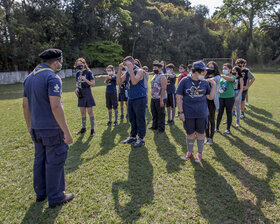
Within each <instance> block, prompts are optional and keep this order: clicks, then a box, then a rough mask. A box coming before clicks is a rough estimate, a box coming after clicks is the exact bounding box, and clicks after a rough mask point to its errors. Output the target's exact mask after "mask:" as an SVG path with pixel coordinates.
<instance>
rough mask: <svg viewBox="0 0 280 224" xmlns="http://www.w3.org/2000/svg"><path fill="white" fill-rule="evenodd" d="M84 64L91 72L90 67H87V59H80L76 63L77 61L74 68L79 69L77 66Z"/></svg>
mask: <svg viewBox="0 0 280 224" xmlns="http://www.w3.org/2000/svg"><path fill="white" fill-rule="evenodd" d="M79 61H80V62H82V63H83V64H84V66H85V67H86V69H87V70H89V71H90V69H89V67H88V65H87V62H86V59H84V58H78V59H77V60H76V61H75V64H74V68H75V69H76V68H77V65H78V62H79Z"/></svg>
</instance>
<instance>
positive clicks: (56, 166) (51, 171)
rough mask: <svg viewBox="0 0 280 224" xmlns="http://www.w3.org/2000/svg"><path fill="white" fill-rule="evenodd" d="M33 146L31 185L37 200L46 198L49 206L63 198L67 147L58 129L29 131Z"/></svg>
mask: <svg viewBox="0 0 280 224" xmlns="http://www.w3.org/2000/svg"><path fill="white" fill-rule="evenodd" d="M31 137H32V140H33V141H34V144H35V159H34V166H33V185H34V190H35V192H36V195H37V198H42V197H45V196H48V201H49V204H55V203H57V202H59V201H60V200H61V199H63V198H64V191H65V180H64V164H65V161H66V158H67V151H68V145H67V144H65V143H64V140H63V138H64V135H63V132H62V131H61V130H60V129H46V130H43V129H41V130H37V129H36V130H34V129H32V130H31Z"/></svg>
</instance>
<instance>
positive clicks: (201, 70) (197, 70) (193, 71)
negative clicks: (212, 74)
mask: <svg viewBox="0 0 280 224" xmlns="http://www.w3.org/2000/svg"><path fill="white" fill-rule="evenodd" d="M204 71H205V70H204V69H200V68H192V73H195V72H198V73H202V72H204Z"/></svg>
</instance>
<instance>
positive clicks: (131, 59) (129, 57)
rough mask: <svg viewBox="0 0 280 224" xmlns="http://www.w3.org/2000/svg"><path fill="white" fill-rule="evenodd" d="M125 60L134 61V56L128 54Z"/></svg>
mask: <svg viewBox="0 0 280 224" xmlns="http://www.w3.org/2000/svg"><path fill="white" fill-rule="evenodd" d="M123 61H130V62H131V63H134V58H133V57H132V56H126V57H125V58H124V59H123Z"/></svg>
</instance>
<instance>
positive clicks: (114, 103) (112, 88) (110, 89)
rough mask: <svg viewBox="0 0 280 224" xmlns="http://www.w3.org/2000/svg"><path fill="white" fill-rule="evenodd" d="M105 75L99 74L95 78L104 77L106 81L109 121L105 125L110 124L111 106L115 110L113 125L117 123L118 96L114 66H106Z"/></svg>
mask: <svg viewBox="0 0 280 224" xmlns="http://www.w3.org/2000/svg"><path fill="white" fill-rule="evenodd" d="M106 72H107V75H99V76H96V78H105V83H106V107H107V109H108V112H109V121H108V123H107V126H111V124H112V108H113V109H114V111H115V122H114V126H117V125H118V97H117V77H116V75H115V68H114V66H113V65H109V66H107V68H106Z"/></svg>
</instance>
